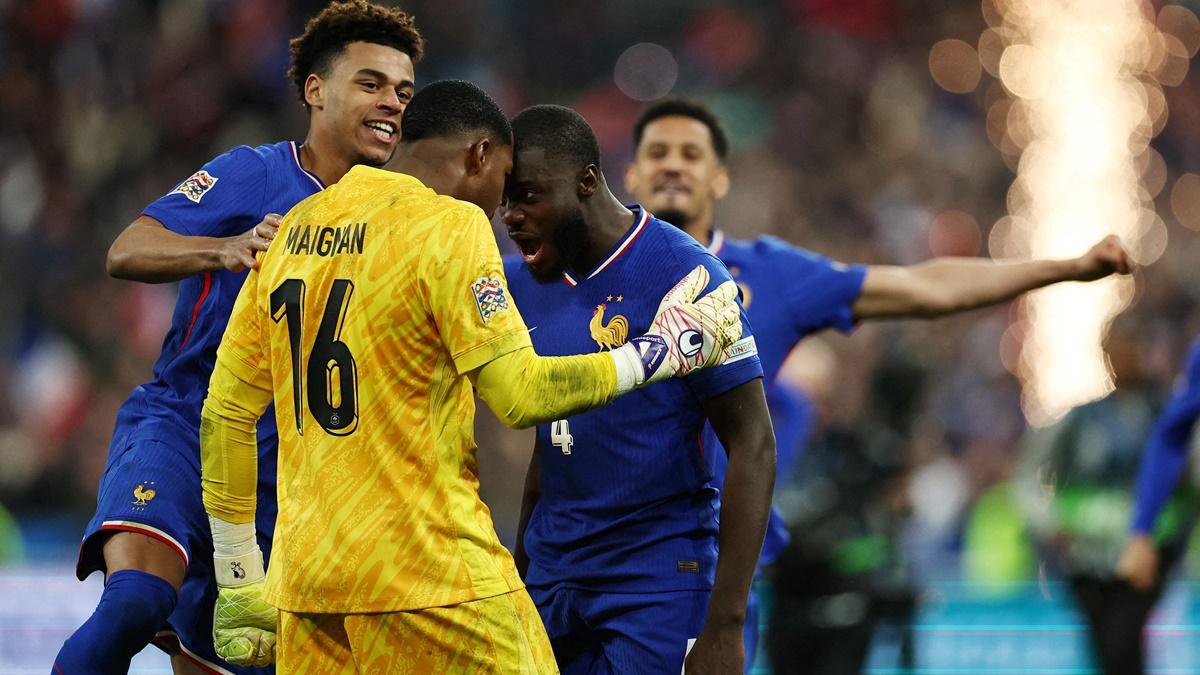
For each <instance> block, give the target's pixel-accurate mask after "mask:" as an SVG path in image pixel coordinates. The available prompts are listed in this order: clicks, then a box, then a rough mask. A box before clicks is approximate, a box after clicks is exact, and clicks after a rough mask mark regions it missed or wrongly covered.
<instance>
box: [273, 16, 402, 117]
mask: <svg viewBox="0 0 1200 675" xmlns="http://www.w3.org/2000/svg"><path fill="white" fill-rule="evenodd" d="M351 42H370V43H372V44H378V45H383V46H385V47H392V48H394V49H397V50H399V51H402V52H404V53H405V54H408V56H409V58H411V59H412V61H413V63H416V62H418V61H420V60H421V56H423V55H424V53H425V40H424V38H422V37H421V33H420V32H419V31H418V30H417V26H416V23H415V22H414V21H413V17H412V16H410V15H408V14H405V13H404V12H402V11H400V10H398V9H393V8H389V7H381V6H379V5H375V4H372V3H369V2H367V0H341V1H335V2H331V3H329V6H328V7H326V8H325V9H323V10H321V13H320V14H318V15H316V16H315V17H313V18H312V19H309V21H308V25H306V26H305V27H304V33H303V34H301V35H300V37H297V38H292V40H291V41H290V42H288V47H290V48H291V52H292V67H291V68H290V69H289V70H288V78H289V79H291V81H292V84H294V85H295V86H296V93H297V94H299V96H300V102H301V103H303V104H304V107H306V108H307V107H308V101H306V100H305V99H304V82H305V81H306V80H307V79H308V76H309V75H311V74H313V73H316V74H317V75H320V76H321V77H326V76H327V75H328V73H329V68H330V66H331V65H332V64H333V62H334V61H335V60H336V59H337V57H338V56H339V55H341V53H342V50H344V49H345V48H346V45H348V44H350V43H351Z"/></svg>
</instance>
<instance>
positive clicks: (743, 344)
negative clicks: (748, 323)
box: [725, 335, 758, 363]
mask: <svg viewBox="0 0 1200 675" xmlns="http://www.w3.org/2000/svg"><path fill="white" fill-rule="evenodd" d="M756 354H758V346H757V345H755V344H754V336H753V335H748V336H746V337H744V338H742V339H741V340H738V341H737V342H735V343H733V344H731V345H729V349H726V350H725V357H726V358H725V363H736V362H738V361H741V360H742V359H748V358H750V357H751V356H754V355H756Z"/></svg>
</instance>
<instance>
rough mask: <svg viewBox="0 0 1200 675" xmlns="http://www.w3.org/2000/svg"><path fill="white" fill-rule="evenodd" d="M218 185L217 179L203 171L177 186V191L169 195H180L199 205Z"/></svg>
mask: <svg viewBox="0 0 1200 675" xmlns="http://www.w3.org/2000/svg"><path fill="white" fill-rule="evenodd" d="M216 184H217V177H216V176H214V175H212V174H210V173H209V172H207V171H205V170H203V169H201V170H200V171H197V172H196V173H194V174H192V175H191V177H190V178H188V179H187V180H185V181H183V182H182V183H180V184H179V185H177V186H175V189H174V190H171V191H170V192H168V193H167V194H169V195H173V194H176V193H178V194H181V195H183V196H184V197H187V198H188V199H190V200H192V201H193V202H195V203H197V204H199V203H200V198H201V197H203V196H204V194H205V193H206V192H208V191H209V190H211V189H212V187H213V186H214V185H216Z"/></svg>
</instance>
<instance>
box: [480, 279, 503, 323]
mask: <svg viewBox="0 0 1200 675" xmlns="http://www.w3.org/2000/svg"><path fill="white" fill-rule="evenodd" d="M471 295H472V296H474V298H475V306H476V307H478V308H479V316H480V318H482V319H483V322H484V323H485V324H486V323H488V322H489V321H491V320H492V317H493V316H495V315H496V314H498V313H500V312H503V311H504V310H506V309H508V297H507V296H505V295H504V284H502V283H500V280H499V279H497V278H496V277H479V278H478V279H476V280H475V282H474V283H472V284H471Z"/></svg>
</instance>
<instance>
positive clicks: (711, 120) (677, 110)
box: [633, 98, 729, 162]
mask: <svg viewBox="0 0 1200 675" xmlns="http://www.w3.org/2000/svg"><path fill="white" fill-rule="evenodd" d="M663 117H690V118H692V119H694V120H696V121H698V122H700V123H702V124H704V126H706V127H708V135H709V136H711V137H712V144H713V150H715V151H716V153H717V158H718V159H720V160H721V161H722V162H724V161H725V155H727V154H729V139H728V138H727V137H726V136H725V130H724V129H723V128H721V121H720V120H718V119H717V116H716V115H715V114H714V113H713V111H712V110H711V109H709V107H708V106H706V105H704V104H703V103H698V102H696V101H693V100H691V99H686V98H666V99H663V100H661V101H659V102H657V103H655V104H654V105H652V106H650V107H649V108H646V110H645V112H643V113H642V116H641V117H639V118H638V121H637V124H634V125H633V147H634V149H635V150H636V149H637V147H638V146H639V145H641V144H642V134H643V133H644V132H645V131H646V125H648V124H650V123H651V122H653V121H654V120H657V119H660V118H663Z"/></svg>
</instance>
